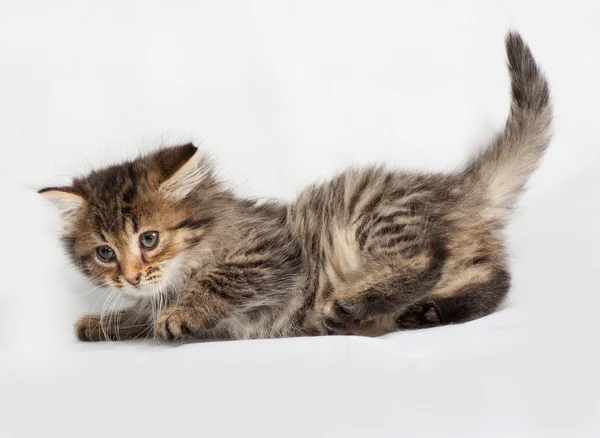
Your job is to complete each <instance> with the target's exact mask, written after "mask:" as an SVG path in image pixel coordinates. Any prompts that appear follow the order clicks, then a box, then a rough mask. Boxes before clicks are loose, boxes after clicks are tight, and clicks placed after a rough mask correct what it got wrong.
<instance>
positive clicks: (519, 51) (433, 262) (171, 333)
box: [40, 33, 551, 341]
mask: <svg viewBox="0 0 600 438" xmlns="http://www.w3.org/2000/svg"><path fill="white" fill-rule="evenodd" d="M506 50H507V54H508V65H509V73H510V77H511V85H512V104H511V108H510V114H509V117H508V120H507V122H506V126H505V128H504V130H503V131H502V132H500V133H499V134H498V135H497V136H496V137H495V139H494V140H493V141H492V142H491V143H490V144H489V145H487V146H486V147H485V148H483V149H482V151H481V152H480V153H479V154H478V155H477V156H475V157H474V158H473V159H472V160H471V161H470V162H469V163H468V165H467V166H466V167H465V170H464V171H462V172H457V173H450V174H417V173H411V172H399V171H394V170H389V169H385V168H383V167H369V168H361V169H355V170H348V171H346V172H344V173H342V174H340V175H339V176H337V177H335V178H334V179H332V180H331V181H329V182H327V183H325V184H320V185H315V186H312V187H309V188H307V189H306V190H305V191H304V192H302V193H301V194H300V196H299V197H298V198H297V199H296V200H295V201H293V202H292V203H290V204H284V203H280V202H275V201H273V202H267V203H258V202H255V201H253V200H246V199H240V198H238V197H236V196H235V195H234V194H233V193H232V192H231V191H230V190H229V189H228V188H227V187H225V186H224V185H223V184H221V183H220V182H219V181H217V180H216V179H215V177H214V176H213V173H212V172H211V169H210V166H209V165H208V163H207V161H206V160H205V158H204V157H203V155H202V154H201V153H200V152H198V151H197V149H196V147H194V146H193V145H191V144H188V145H183V146H176V147H171V148H165V149H162V150H159V151H157V152H155V153H152V154H150V155H147V156H145V157H142V158H139V159H137V160H135V161H132V162H127V163H124V164H121V165H117V166H112V167H108V168H105V169H102V170H99V171H96V172H92V173H91V174H90V175H88V176H86V177H84V178H78V179H75V180H74V181H73V184H72V185H71V186H68V187H49V188H45V189H42V190H40V192H41V193H43V194H44V195H46V196H48V197H49V198H50V199H51V200H53V201H54V202H55V203H56V204H57V205H58V207H59V208H60V210H61V212H62V213H63V217H64V223H65V231H64V236H63V241H64V244H65V247H66V250H67V252H68V254H69V255H70V257H71V258H72V260H73V261H74V262H75V263H76V264H77V266H78V267H79V268H80V269H81V271H82V272H83V273H84V274H85V275H87V276H88V277H89V278H90V279H91V280H92V282H94V283H95V284H97V285H107V286H108V287H110V288H112V289H113V290H115V291H118V292H122V293H124V294H126V295H128V296H131V297H133V298H134V299H135V300H136V303H135V304H134V305H132V306H131V307H128V308H124V309H122V310H119V311H118V312H112V313H109V314H107V315H102V316H100V315H96V314H92V315H86V316H84V317H82V318H81V319H80V320H79V321H78V323H77V325H76V329H77V334H78V336H79V338H80V339H82V340H89V341H98V340H106V339H131V338H135V337H138V336H147V335H149V336H157V337H160V338H162V339H181V338H192V339H198V338H211V339H239V338H259V337H260V338H269V337H283V336H299V335H321V334H334V333H343V334H349V333H352V334H368V335H377V334H382V333H388V332H391V331H395V330H398V329H407V328H419V327H430V326H435V325H441V324H450V323H459V322H465V321H469V320H472V319H475V318H479V317H482V316H485V315H487V314H489V313H491V312H493V311H494V310H495V309H496V308H497V307H498V306H499V305H500V304H501V302H502V300H503V299H504V297H505V296H506V294H507V292H508V289H509V283H510V276H509V272H508V267H507V261H506V250H505V243H504V240H503V235H502V229H503V227H504V225H505V224H506V221H507V219H508V217H509V214H510V212H511V209H512V207H513V205H514V203H515V200H516V198H517V195H518V194H519V193H520V192H521V191H522V189H523V187H524V184H525V183H526V181H527V178H528V177H529V175H530V174H531V172H532V171H533V170H534V169H535V167H536V166H537V164H538V161H539V159H540V157H541V156H542V154H543V152H544V150H545V149H546V147H547V146H548V143H549V141H550V134H549V128H550V122H551V108H550V98H549V90H548V85H547V82H546V80H545V79H544V77H543V75H542V74H541V73H540V71H539V69H538V67H537V66H536V64H535V61H534V60H533V57H532V55H531V53H530V51H529V49H528V47H527V46H526V45H525V44H524V43H523V41H522V40H521V38H520V36H519V35H517V34H515V33H511V34H509V35H508V36H507V38H506ZM147 231H157V232H158V233H159V242H158V244H157V246H156V247H155V248H152V249H146V248H144V247H143V246H142V245H140V237H139V236H140V235H141V234H142V233H144V232H147ZM102 245H108V246H110V248H112V250H113V251H114V252H115V255H116V259H115V260H113V261H110V262H105V261H102V260H100V259H99V257H98V256H97V254H96V250H97V248H98V247H99V246H102ZM136 276H138V277H136ZM131 278H136V279H138V280H139V281H140V283H139V284H138V285H135V286H132V285H131V284H129V283H128V282H127V281H126V279H130V281H131Z"/></svg>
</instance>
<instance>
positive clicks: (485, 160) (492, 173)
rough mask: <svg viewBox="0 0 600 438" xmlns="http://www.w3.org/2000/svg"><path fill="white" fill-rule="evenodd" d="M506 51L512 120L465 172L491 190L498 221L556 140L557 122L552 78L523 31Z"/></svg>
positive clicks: (508, 40)
mask: <svg viewBox="0 0 600 438" xmlns="http://www.w3.org/2000/svg"><path fill="white" fill-rule="evenodd" d="M506 54H507V56H508V71H509V73H510V81H511V91H512V93H511V96H512V100H511V106H510V114H509V116H508V120H507V121H506V125H505V128H504V131H503V132H501V133H499V134H498V135H497V136H496V138H494V140H493V141H492V142H491V143H490V144H489V145H488V146H487V147H485V148H484V149H483V150H482V151H480V152H479V153H478V154H477V155H476V156H475V157H474V158H473V159H472V160H471V162H470V163H469V165H468V167H467V169H466V170H465V176H467V178H469V179H472V178H473V179H474V183H475V184H476V185H477V186H478V188H479V189H481V188H482V189H484V190H485V195H484V196H485V198H486V201H487V202H486V204H488V205H489V206H490V207H491V208H490V209H489V210H488V213H489V214H491V215H493V216H494V217H496V218H498V219H502V218H505V217H506V216H508V214H509V213H510V211H511V208H512V206H513V205H514V203H515V201H516V198H517V196H518V195H519V193H520V192H521V191H522V190H523V187H524V185H525V183H526V182H527V179H528V178H529V176H530V175H531V173H532V172H533V171H534V170H535V168H536V167H537V165H538V162H539V160H540V158H541V157H542V155H543V153H544V151H545V150H546V148H547V147H548V144H549V143H550V138H551V133H550V125H551V122H552V107H551V104H550V90H549V87H548V82H547V80H546V78H545V77H544V75H543V74H542V73H541V72H540V69H539V67H538V66H537V64H536V62H535V60H534V59H533V55H532V54H531V51H530V50H529V47H528V46H527V44H525V43H524V42H523V39H522V38H521V36H520V35H519V34H518V33H516V32H510V33H509V34H508V35H507V36H506Z"/></svg>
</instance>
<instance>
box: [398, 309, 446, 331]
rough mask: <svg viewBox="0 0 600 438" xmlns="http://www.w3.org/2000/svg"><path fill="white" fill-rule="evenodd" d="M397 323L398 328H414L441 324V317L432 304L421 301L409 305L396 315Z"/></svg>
mask: <svg viewBox="0 0 600 438" xmlns="http://www.w3.org/2000/svg"><path fill="white" fill-rule="evenodd" d="M397 324H398V328H399V329H400V330H414V329H420V328H428V327H435V326H438V325H441V324H442V318H441V317H440V313H439V311H438V309H437V308H436V307H435V306H434V305H433V304H431V303H427V302H423V303H417V304H414V305H412V306H411V307H409V308H408V309H407V310H406V312H404V313H403V314H402V315H400V316H399V317H398V320H397Z"/></svg>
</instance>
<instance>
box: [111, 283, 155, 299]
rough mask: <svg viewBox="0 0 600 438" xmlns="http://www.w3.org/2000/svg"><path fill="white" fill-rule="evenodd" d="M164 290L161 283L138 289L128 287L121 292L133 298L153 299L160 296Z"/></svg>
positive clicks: (142, 286)
mask: <svg viewBox="0 0 600 438" xmlns="http://www.w3.org/2000/svg"><path fill="white" fill-rule="evenodd" d="M162 290H163V288H162V287H161V284H160V283H153V284H142V285H140V286H138V287H134V286H129V285H127V286H126V287H124V288H123V289H121V291H122V292H123V293H124V294H125V295H127V296H128V297H131V298H141V297H147V298H149V297H153V296H156V295H159V294H160V293H161V291H162Z"/></svg>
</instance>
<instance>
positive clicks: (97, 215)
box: [39, 144, 220, 296]
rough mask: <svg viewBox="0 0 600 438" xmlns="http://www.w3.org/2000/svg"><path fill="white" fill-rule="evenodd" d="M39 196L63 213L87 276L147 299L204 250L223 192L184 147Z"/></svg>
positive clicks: (70, 245)
mask: <svg viewBox="0 0 600 438" xmlns="http://www.w3.org/2000/svg"><path fill="white" fill-rule="evenodd" d="M39 192H40V193H41V194H43V195H44V196H46V197H47V198H48V199H50V200H51V201H52V202H53V203H54V204H55V205H56V206H57V207H58V208H59V210H60V212H61V214H62V218H63V222H64V231H63V242H64V244H65V247H66V249H67V252H68V253H69V255H70V257H71V259H72V260H73V262H74V263H75V265H76V266H77V267H78V268H79V269H80V270H81V271H82V272H83V273H84V274H85V275H87V276H88V277H89V278H90V279H91V280H92V281H93V282H94V283H95V284H97V285H106V286H111V287H112V288H114V289H117V290H121V291H123V292H125V293H127V294H128V295H132V296H144V295H146V296H147V295H152V294H154V293H157V292H159V291H162V290H165V289H166V288H167V287H168V286H169V285H170V284H172V283H173V282H174V281H176V280H179V279H180V278H181V276H182V275H184V273H185V268H186V266H189V260H187V259H189V258H190V257H191V256H193V255H194V254H195V252H196V253H197V251H199V250H201V249H202V244H203V242H204V241H205V240H206V238H207V236H208V235H209V234H210V231H211V229H212V227H213V225H214V221H215V219H216V211H215V207H214V205H213V204H214V203H212V202H211V200H213V199H214V198H215V197H216V198H218V193H219V192H220V190H219V185H218V184H216V183H215V182H214V180H213V178H212V176H211V173H210V169H209V167H208V166H207V164H206V162H205V159H204V158H203V157H202V156H201V154H200V153H199V152H198V150H197V148H196V147H195V146H193V145H192V144H187V145H183V146H176V147H170V148H165V149H161V150H159V151H157V152H154V153H152V154H149V155H147V156H145V157H142V158H139V159H137V160H135V161H132V162H126V163H124V164H120V165H115V166H110V167H108V168H105V169H102V170H99V171H94V172H92V173H90V174H89V175H87V176H86V177H83V178H76V179H74V180H73V183H72V185H70V186H67V187H47V188H44V189H42V190H40V191H39ZM192 258H193V257H192Z"/></svg>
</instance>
